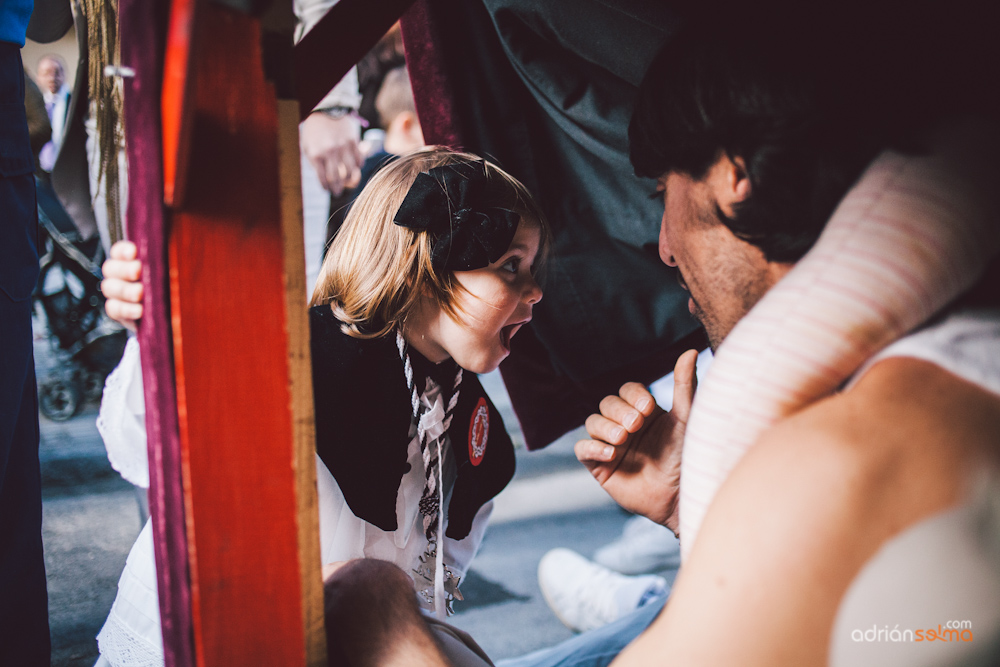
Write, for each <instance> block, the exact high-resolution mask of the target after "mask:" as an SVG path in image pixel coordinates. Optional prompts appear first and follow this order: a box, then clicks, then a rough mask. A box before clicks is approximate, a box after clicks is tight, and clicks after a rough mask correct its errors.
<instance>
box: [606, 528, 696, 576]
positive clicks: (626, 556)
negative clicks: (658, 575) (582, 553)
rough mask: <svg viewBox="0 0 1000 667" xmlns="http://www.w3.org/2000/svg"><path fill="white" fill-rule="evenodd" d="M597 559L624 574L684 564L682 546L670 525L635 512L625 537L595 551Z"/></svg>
mask: <svg viewBox="0 0 1000 667" xmlns="http://www.w3.org/2000/svg"><path fill="white" fill-rule="evenodd" d="M594 562H596V563H599V564H601V565H603V566H604V567H607V568H610V569H612V570H614V571H615V572H621V573H622V574H648V573H651V572H662V571H664V570H673V569H677V568H678V567H680V564H681V546H680V542H678V541H677V538H676V537H674V534H673V533H672V532H670V529H669V528H667V527H666V526H661V525H660V524H658V523H653V522H652V521H650V520H649V519H647V518H646V517H644V516H634V517H632V518H631V519H629V520H628V521H626V522H625V528H624V529H623V530H622V536H621V537H619V538H618V539H617V540H615V541H614V542H611V543H610V544H606V545H604V546H603V547H601V548H600V549H598V550H597V551H596V552H594Z"/></svg>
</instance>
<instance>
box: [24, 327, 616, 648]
mask: <svg viewBox="0 0 1000 667" xmlns="http://www.w3.org/2000/svg"><path fill="white" fill-rule="evenodd" d="M35 353H36V360H37V367H38V374H39V377H40V378H43V377H44V376H45V374H46V373H48V372H50V371H51V368H52V366H53V364H54V363H55V362H54V356H53V355H52V353H51V351H50V348H49V343H48V340H47V339H45V338H41V337H39V338H38V339H37V340H36V344H35ZM483 384H484V385H485V386H486V388H487V391H489V392H490V394H491V396H492V397H493V398H494V401H495V402H496V403H497V405H498V407H499V409H500V410H501V412H502V413H503V414H504V420H505V422H506V423H507V425H508V427H509V428H510V430H511V431H512V432H513V433H512V435H513V437H514V440H515V442H518V443H520V442H521V441H522V440H521V436H520V433H519V432H518V430H517V428H516V425H517V421H516V419H514V417H513V412H512V410H511V408H510V402H509V399H507V397H506V392H505V391H504V390H503V385H502V382H501V381H500V379H499V375H498V374H496V373H494V374H490V375H488V376H484V377H483ZM96 417H97V406H96V405H93V404H90V405H86V406H84V409H83V410H82V411H81V412H80V413H79V414H78V415H76V416H75V417H73V418H72V419H70V420H68V421H65V422H53V421H50V420H48V419H46V418H45V417H44V416H40V418H39V422H40V432H41V444H40V459H41V465H42V484H43V540H44V544H45V564H46V570H47V574H48V589H49V622H50V626H51V632H52V664H53V665H55V666H56V667H61V666H73V667H76V666H83V665H86V666H89V665H92V664H93V663H94V661H95V660H96V658H97V645H96V642H95V640H94V637H95V636H96V635H97V632H98V631H99V630H100V628H101V626H102V625H103V623H104V619H105V618H106V616H107V613H108V610H109V609H110V608H111V603H112V602H113V601H114V597H115V593H116V591H117V582H118V577H119V575H120V574H121V570H122V567H123V566H124V564H125V558H126V556H127V555H128V552H129V549H130V548H131V546H132V542H133V541H134V540H135V538H136V537H137V536H138V534H139V530H140V528H141V527H142V526H141V520H140V509H139V503H138V495H137V492H136V490H135V488H134V487H132V486H131V485H130V484H128V483H127V482H125V481H124V480H122V479H121V477H119V476H118V474H117V473H116V472H115V471H114V470H112V469H111V467H110V465H109V464H108V459H107V455H106V453H105V450H104V444H103V442H102V440H101V438H100V435H99V434H98V432H97V428H96V426H95V421H96ZM578 435H579V434H571V435H569V436H567V437H565V438H563V439H562V440H560V441H558V442H556V443H554V444H553V445H551V446H550V447H548V448H546V449H544V450H542V451H540V452H528V451H527V450H526V449H525V448H524V447H523V444H521V445H520V446H519V447H518V449H517V459H518V472H517V474H516V476H515V478H514V481H513V482H512V483H511V484H510V486H509V487H508V488H507V489H506V490H505V491H504V492H503V493H501V494H500V496H499V497H498V498H497V500H496V509H495V512H494V518H493V521H492V525H491V528H490V530H489V531H488V532H487V535H486V539H485V540H484V542H483V545H482V548H481V550H480V554H479V556H478V557H477V559H476V561H475V563H474V565H473V568H472V571H471V572H470V573H469V574H468V576H467V577H466V581H465V582H464V583H463V586H462V591H463V593H464V594H465V598H466V600H465V601H464V602H460V603H458V604H457V605H456V610H457V613H456V615H455V616H454V617H453V619H452V620H453V622H454V623H455V625H457V626H459V627H460V628H462V629H465V630H467V631H469V632H470V633H471V634H472V635H473V636H474V637H475V638H476V640H477V641H478V642H479V643H480V645H481V646H482V647H483V648H484V649H485V650H486V651H487V652H488V653H489V655H490V656H491V657H493V658H494V659H495V660H496V659H502V658H506V657H513V656H517V655H521V654H523V653H526V652H529V651H533V650H536V649H538V648H543V647H545V646H550V645H553V644H555V643H557V642H559V641H561V640H563V639H567V638H569V637H571V636H572V633H571V632H570V631H569V630H567V629H566V628H565V627H563V625H562V624H561V623H560V622H559V621H558V620H557V619H556V617H555V616H554V615H553V614H552V613H551V612H550V611H549V609H548V607H547V606H546V605H545V602H544V601H543V600H542V597H541V593H540V592H539V590H538V583H537V579H536V568H537V566H538V561H539V559H540V558H541V556H542V555H543V554H544V553H545V552H546V551H547V550H549V549H551V548H554V547H557V546H563V547H569V548H571V549H575V550H577V551H579V552H581V553H583V554H585V555H590V554H592V553H593V551H594V550H595V549H596V548H597V547H599V546H600V545H602V544H604V543H606V542H608V541H610V540H612V539H614V538H615V537H616V536H617V535H618V534H619V532H620V530H621V526H622V523H623V522H624V520H625V519H626V515H625V513H624V512H623V511H621V510H620V509H618V508H617V506H616V505H615V504H614V503H613V502H612V501H611V500H610V498H608V496H607V495H606V494H605V493H604V491H603V490H601V488H600V487H599V486H598V485H597V483H596V482H595V481H594V480H593V479H592V478H591V477H590V474H589V473H587V472H586V470H584V469H583V467H582V466H581V465H580V464H579V463H578V462H577V460H576V457H575V456H574V455H573V443H574V442H575V441H576V439H577V436H578Z"/></svg>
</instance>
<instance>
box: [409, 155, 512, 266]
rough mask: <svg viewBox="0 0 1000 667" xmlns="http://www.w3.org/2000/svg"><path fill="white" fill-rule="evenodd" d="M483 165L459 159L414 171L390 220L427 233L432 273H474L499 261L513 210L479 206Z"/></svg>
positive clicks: (484, 180)
mask: <svg viewBox="0 0 1000 667" xmlns="http://www.w3.org/2000/svg"><path fill="white" fill-rule="evenodd" d="M487 178H488V177H487V175H486V163H485V162H483V161H477V162H459V163H456V164H447V165H444V166H441V167H434V168H433V169H431V170H430V171H425V172H423V173H420V174H418V175H417V179H416V180H415V181H414V182H413V185H412V186H411V187H410V191H409V192H407V193H406V198H405V199H404V200H403V203H402V204H401V205H400V207H399V210H398V211H397V212H396V217H395V218H394V220H393V222H395V223H396V224H397V225H400V226H402V227H407V228H408V229H412V230H415V231H427V232H429V233H430V234H431V237H432V239H433V245H432V250H431V263H432V264H433V266H434V270H435V271H437V272H438V273H441V272H444V271H474V270H475V269H481V268H483V267H485V266H488V265H489V264H491V263H493V262H495V261H497V260H498V259H500V258H501V257H502V256H503V254H504V253H505V252H507V249H508V248H510V243H511V241H513V240H514V232H515V231H517V223H518V220H519V219H520V216H518V214H517V213H515V212H513V211H510V210H508V209H505V208H499V207H496V206H487V205H485V202H484V199H485V196H486V187H487V184H488V180H487Z"/></svg>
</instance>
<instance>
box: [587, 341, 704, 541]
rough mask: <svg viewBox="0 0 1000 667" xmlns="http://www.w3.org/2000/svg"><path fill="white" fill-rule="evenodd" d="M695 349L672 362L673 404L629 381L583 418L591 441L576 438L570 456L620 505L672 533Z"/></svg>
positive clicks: (693, 384) (692, 389)
mask: <svg viewBox="0 0 1000 667" xmlns="http://www.w3.org/2000/svg"><path fill="white" fill-rule="evenodd" d="M697 358H698V352H697V351H696V350H688V351H687V352H685V353H684V354H682V355H681V356H680V358H679V359H678V360H677V365H676V366H675V367H674V407H673V410H671V411H670V412H666V411H664V410H663V409H662V408H660V407H659V406H658V405H656V402H655V401H654V400H653V396H652V394H650V393H649V391H647V390H646V388H645V387H643V386H642V385H641V384H638V383H635V382H629V383H628V384H625V385H623V386H622V388H621V391H619V393H618V396H608V397H606V398H605V399H604V400H602V401H601V405H600V410H601V414H595V415H590V417H588V418H587V422H586V426H587V433H589V434H590V437H591V438H592V439H591V440H581V441H579V442H578V443H576V450H575V451H576V458H578V459H580V461H581V462H582V463H583V464H584V465H585V466H587V468H588V469H589V470H590V472H591V474H593V475H594V477H595V478H596V479H597V481H598V482H600V483H601V486H603V487H604V490H605V491H607V492H608V494H609V495H610V496H611V497H612V498H614V499H615V500H616V501H617V502H618V504H619V505H621V506H622V507H624V508H625V509H627V510H629V511H631V512H636V513H637V514H642V515H643V516H645V517H647V518H649V519H651V520H653V521H655V522H657V523H660V524H663V525H665V526H666V527H667V528H669V529H670V530H672V531H674V533H675V534H676V533H677V529H678V517H677V500H678V492H679V489H680V479H681V451H682V449H683V444H684V430H685V428H686V426H687V421H688V416H689V415H690V414H691V402H692V401H693V400H694V392H695V389H696V387H697V379H696V378H695V361H696V360H697Z"/></svg>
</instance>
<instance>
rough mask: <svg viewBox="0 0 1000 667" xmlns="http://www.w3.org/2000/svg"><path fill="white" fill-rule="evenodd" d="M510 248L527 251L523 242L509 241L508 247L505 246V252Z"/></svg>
mask: <svg viewBox="0 0 1000 667" xmlns="http://www.w3.org/2000/svg"><path fill="white" fill-rule="evenodd" d="M511 250H523V251H525V252H527V251H528V246H526V245H525V244H523V243H511V244H510V247H509V248H507V252H510V251H511Z"/></svg>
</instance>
